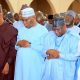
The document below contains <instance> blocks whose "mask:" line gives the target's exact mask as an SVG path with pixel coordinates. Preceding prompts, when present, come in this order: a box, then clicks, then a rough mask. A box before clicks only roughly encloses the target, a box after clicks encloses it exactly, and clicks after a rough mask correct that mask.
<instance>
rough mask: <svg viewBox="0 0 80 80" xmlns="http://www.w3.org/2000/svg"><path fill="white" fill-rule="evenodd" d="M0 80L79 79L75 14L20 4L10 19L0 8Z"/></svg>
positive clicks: (78, 23)
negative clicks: (48, 12)
mask: <svg viewBox="0 0 80 80" xmlns="http://www.w3.org/2000/svg"><path fill="white" fill-rule="evenodd" d="M0 80H80V18H79V16H78V14H77V13H76V12H74V11H73V10H68V11H66V12H65V13H60V14H54V15H52V14H51V15H44V14H43V12H41V11H38V12H36V13H35V11H34V9H33V8H31V7H30V6H27V5H26V4H24V5H23V6H22V8H21V9H20V12H19V14H18V13H15V14H14V16H13V15H12V14H11V13H10V12H8V13H7V12H6V11H5V10H3V9H2V6H1V5H0Z"/></svg>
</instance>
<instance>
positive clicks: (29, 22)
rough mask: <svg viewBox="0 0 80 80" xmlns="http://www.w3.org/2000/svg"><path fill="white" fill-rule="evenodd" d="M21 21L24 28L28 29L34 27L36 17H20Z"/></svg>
mask: <svg viewBox="0 0 80 80" xmlns="http://www.w3.org/2000/svg"><path fill="white" fill-rule="evenodd" d="M22 21H23V23H24V25H25V27H27V28H30V27H32V26H34V21H36V17H35V16H32V17H28V18H26V17H22Z"/></svg>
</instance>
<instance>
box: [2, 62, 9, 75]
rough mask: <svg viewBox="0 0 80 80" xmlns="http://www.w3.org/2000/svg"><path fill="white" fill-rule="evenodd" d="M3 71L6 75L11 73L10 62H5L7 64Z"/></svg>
mask: <svg viewBox="0 0 80 80" xmlns="http://www.w3.org/2000/svg"><path fill="white" fill-rule="evenodd" d="M2 73H3V74H4V75H7V74H8V73H9V64H8V63H6V64H5V66H4V68H3V70H2Z"/></svg>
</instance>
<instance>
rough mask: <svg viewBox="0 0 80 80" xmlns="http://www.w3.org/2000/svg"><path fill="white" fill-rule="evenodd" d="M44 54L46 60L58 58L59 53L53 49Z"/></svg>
mask: <svg viewBox="0 0 80 80" xmlns="http://www.w3.org/2000/svg"><path fill="white" fill-rule="evenodd" d="M46 54H47V55H48V57H47V58H48V59H53V58H59V51H57V50H54V49H49V50H48V51H47V52H46Z"/></svg>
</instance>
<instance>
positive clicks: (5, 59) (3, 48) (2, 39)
mask: <svg viewBox="0 0 80 80" xmlns="http://www.w3.org/2000/svg"><path fill="white" fill-rule="evenodd" d="M16 37H17V30H16V29H15V28H14V27H13V26H11V25H10V24H8V23H7V22H5V21H4V20H3V12H2V9H1V6H0V80H13V78H14V63H15V57H16V50H15V43H16Z"/></svg>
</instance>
